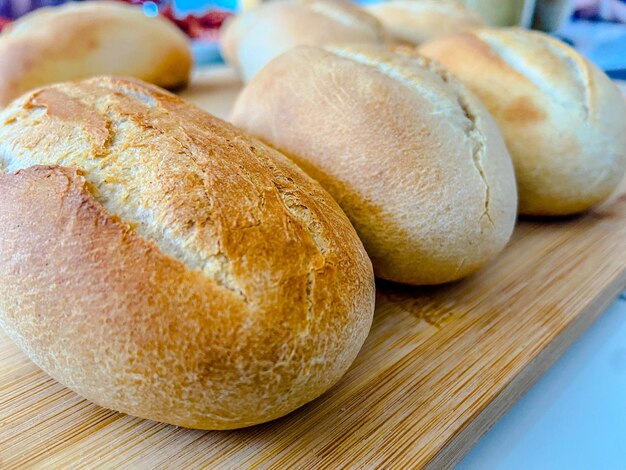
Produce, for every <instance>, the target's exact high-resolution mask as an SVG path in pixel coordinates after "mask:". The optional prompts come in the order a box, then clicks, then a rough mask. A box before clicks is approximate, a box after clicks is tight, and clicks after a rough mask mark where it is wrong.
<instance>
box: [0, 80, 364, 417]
mask: <svg viewBox="0 0 626 470" xmlns="http://www.w3.org/2000/svg"><path fill="white" fill-rule="evenodd" d="M62 103H65V104H66V105H67V106H68V107H69V109H79V110H80V111H79V112H78V113H77V114H78V115H80V116H82V117H81V118H80V119H77V117H76V115H70V114H68V113H67V112H66V110H64V109H63V107H62V106H60V104H62ZM89 113H90V114H89ZM0 119H1V120H2V126H1V127H0V136H1V137H0V138H1V139H2V141H3V145H2V149H1V150H2V152H1V153H0V162H2V163H3V164H2V165H0V168H2V167H4V170H5V171H6V172H7V173H6V174H4V175H2V176H0V194H2V195H3V197H2V198H1V201H0V226H2V227H3V229H4V230H3V234H2V236H0V252H1V253H2V254H1V255H0V278H1V279H3V281H2V282H1V283H0V321H1V322H2V324H3V326H4V327H5V329H6V330H7V331H8V333H9V334H10V335H11V336H12V337H13V338H14V340H15V341H16V342H17V343H18V344H19V345H20V346H21V347H22V348H23V349H24V350H25V351H26V352H27V353H28V354H29V355H30V357H31V358H32V359H33V360H34V361H35V362H36V363H37V364H38V365H39V366H41V367H42V368H43V369H44V370H46V371H47V372H48V373H50V374H51V375H52V376H53V377H55V378H56V379H58V380H59V381H61V382H62V383H64V384H66V385H67V386H69V387H70V388H72V389H74V390H76V391H77V392H78V393H80V394H81V395H83V396H85V397H87V398H89V399H90V400H93V401H94V402H96V403H99V404H101V405H103V406H106V407H108V408H112V409H116V410H119V411H123V412H126V413H130V414H133V415H137V416H141V417H146V418H150V419H156V420H160V421H164V422H168V423H173V424H178V425H182V426H187V427H194V428H203V429H228V428H236V427H241V426H247V425H252V424H256V423H259V422H263V421H267V420H270V419H273V418H276V417H278V416H281V415H284V414H286V413H288V412H289V411H291V410H293V409H295V408H296V407H298V406H300V405H302V404H303V403H306V402H307V401H309V400H311V399H313V398H315V397H316V396H318V395H319V394H321V393H322V392H324V391H325V390H326V389H327V388H329V387H330V386H331V385H332V384H334V383H335V382H336V381H337V380H338V379H339V378H340V377H341V375H342V374H343V373H344V372H345V371H346V369H347V368H348V366H349V365H350V363H351V362H352V360H353V359H354V357H355V356H356V353H357V352H358V350H359V348H360V346H361V345H362V343H363V341H364V340H365V337H366V335H367V332H368V330H369V326H370V323H371V318H372V314H373V307H374V285H373V274H372V269H371V264H370V262H369V260H368V259H367V255H366V254H365V251H364V249H363V247H362V245H361V242H360V241H359V239H358V237H357V236H356V233H355V232H354V229H353V228H352V227H351V226H350V224H349V222H348V220H347V219H346V217H345V215H344V214H343V213H342V212H341V210H340V209H339V207H338V206H337V205H336V203H335V202H334V201H333V200H332V199H331V198H330V196H329V195H328V194H327V193H326V192H324V191H323V190H322V189H321V187H320V186H319V185H318V184H317V183H315V182H314V181H313V180H311V179H310V178H308V177H307V176H306V175H304V174H303V173H302V172H301V171H300V170H299V169H298V168H297V167H296V166H295V165H293V164H292V163H291V162H290V161H289V160H287V159H286V158H285V157H283V156H282V155H280V154H278V153H277V152H275V151H273V150H271V149H270V148H268V147H266V146H265V145H263V144H262V143H260V142H258V141H256V140H254V139H252V138H250V137H248V136H246V135H245V134H243V133H241V132H239V131H238V130H236V129H235V128H234V127H232V126H230V125H228V124H226V123H224V122H222V121H220V120H218V119H217V118H213V117H211V116H210V115H207V114H205V113H204V112H202V111H201V110H199V109H197V108H195V107H193V106H192V105H189V104H187V103H185V102H184V101H182V100H180V99H178V98H176V97H175V96H173V95H171V94H169V93H166V92H164V91H161V90H159V89H157V88H156V87H151V86H149V85H146V84H142V83H140V82H138V81H126V80H122V79H111V78H99V79H94V80H88V81H84V82H79V83H74V84H60V85H55V86H52V87H49V88H45V89H42V90H37V91H35V92H33V93H31V94H29V95H27V96H25V97H23V98H22V99H21V100H20V101H19V102H16V103H14V104H13V105H12V106H10V107H9V108H7V109H6V110H5V111H4V112H3V113H2V114H1V115H0ZM103 135H106V138H105V139H104V143H103V139H102V136H103ZM42 164H43V165H50V166H33V167H31V165H42Z"/></svg>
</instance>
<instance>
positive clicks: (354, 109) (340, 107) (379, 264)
mask: <svg viewBox="0 0 626 470" xmlns="http://www.w3.org/2000/svg"><path fill="white" fill-rule="evenodd" d="M232 120H233V122H234V123H235V124H236V125H238V126H240V127H242V128H244V129H246V130H248V131H249V132H250V133H252V134H254V135H256V136H258V137H259V138H261V139H262V140H264V141H266V142H268V143H270V144H271V145H273V146H275V147H276V148H278V149H280V150H282V151H283V152H285V153H286V154H287V155H289V156H290V157H291V158H292V159H293V160H294V161H295V162H296V163H298V164H299V165H300V166H301V167H302V168H303V169H304V170H305V171H306V172H307V173H309V175H311V176H313V177H314V178H315V179H317V180H318V181H319V182H320V183H321V184H322V186H324V187H325V188H326V189H327V190H328V191H329V192H330V194H331V195H332V196H333V197H334V198H335V199H336V200H337V202H339V205H340V206H341V207H342V208H343V209H344V211H345V212H346V214H347V215H348V217H349V218H350V219H351V221H352V223H353V225H354V226H355V228H356V229H357V232H358V234H359V236H360V237H361V240H363V243H364V245H365V248H366V250H367V252H368V254H369V255H370V258H371V259H372V262H373V264H374V271H375V273H376V275H377V276H379V277H381V278H383V279H388V280H391V281H396V282H402V283H408V284H437V283H442V282H448V281H453V280H456V279H460V278H462V277H463V276H467V275H468V274H471V273H473V272H475V271H476V270H477V269H479V268H481V267H482V266H484V265H485V264H486V263H487V262H488V261H490V260H491V259H492V258H493V257H494V256H495V255H496V254H497V253H499V252H500V251H501V250H502V248H503V247H504V246H505V245H506V243H507V241H508V239H509V237H510V235H511V232H512V230H513V225H514V221H515V213H516V190H515V179H514V175H513V168H512V164H511V160H510V157H509V155H508V153H507V151H506V148H505V146H504V142H503V141H502V137H501V136H500V133H499V131H498V128H497V126H496V124H495V123H494V122H493V120H492V118H491V117H490V116H489V113H488V112H487V111H486V110H485V109H484V107H483V105H482V104H481V103H480V102H479V100H478V99H477V98H476V97H475V96H474V95H473V94H472V93H471V92H469V91H468V90H467V89H466V88H465V87H463V86H462V85H461V84H460V83H458V82H457V81H455V80H454V79H453V78H452V77H450V76H449V75H448V74H447V73H445V72H443V71H442V70H440V69H438V68H437V67H434V66H432V64H430V63H429V62H428V61H426V60H425V59H422V58H418V57H413V58H411V57H403V56H400V55H397V54H393V53H391V52H388V51H384V50H382V48H381V49H377V48H367V47H352V48H345V47H344V48H336V47H329V48H326V49H322V48H316V47H299V48H295V49H292V50H291V51H289V52H287V53H285V54H283V55H282V56H280V57H278V58H277V59H275V60H274V61H272V62H271V63H270V64H268V65H267V66H266V67H265V69H263V70H262V71H261V72H260V73H259V74H258V75H257V76H256V77H255V78H254V79H253V80H252V81H251V82H250V83H249V84H248V85H247V86H246V87H245V88H244V90H243V91H242V93H241V95H240V96H239V99H238V100H237V102H236V104H235V108H234V111H233V115H232Z"/></svg>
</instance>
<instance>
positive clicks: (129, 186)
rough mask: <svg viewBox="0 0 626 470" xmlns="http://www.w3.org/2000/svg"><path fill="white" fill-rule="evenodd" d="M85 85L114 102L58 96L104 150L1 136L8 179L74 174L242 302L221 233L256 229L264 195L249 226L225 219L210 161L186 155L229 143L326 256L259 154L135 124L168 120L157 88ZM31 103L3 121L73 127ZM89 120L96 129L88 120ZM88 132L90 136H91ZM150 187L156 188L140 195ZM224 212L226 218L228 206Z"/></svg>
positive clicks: (285, 184) (34, 97) (239, 144)
mask: <svg viewBox="0 0 626 470" xmlns="http://www.w3.org/2000/svg"><path fill="white" fill-rule="evenodd" d="M89 88H90V90H89V91H91V92H92V93H93V95H95V96H98V93H100V94H102V92H103V91H104V90H106V94H107V95H108V96H110V94H111V93H112V94H113V95H114V97H115V98H113V99H112V98H110V97H106V96H105V97H99V98H97V99H96V100H95V103H87V102H86V100H85V99H84V98H83V97H82V96H78V95H76V96H73V95H71V93H70V94H69V95H67V96H66V97H65V98H64V99H65V100H66V101H69V102H70V103H71V104H72V106H74V107H75V108H76V110H78V111H77V112H80V113H82V114H83V115H84V116H87V115H89V116H92V115H93V116H97V117H98V118H97V119H98V120H99V121H98V122H100V123H101V125H102V126H103V127H102V129H90V128H85V127H84V126H81V125H78V126H77V129H76V133H77V134H80V133H81V132H85V129H86V134H87V136H88V137H93V139H92V140H94V141H95V140H97V142H102V144H99V143H98V145H95V144H94V145H91V146H90V147H89V149H90V150H88V151H87V156H85V148H83V147H80V148H74V147H72V145H71V144H68V146H67V147H68V149H69V150H66V151H64V152H59V151H51V149H52V148H53V147H55V145H56V143H55V142H51V141H50V140H49V136H48V137H45V136H41V135H39V136H37V137H35V139H36V142H30V141H28V140H27V142H26V143H24V141H23V140H22V139H21V138H18V139H14V142H13V143H11V141H10V140H7V139H5V140H3V141H2V144H0V168H4V169H5V170H6V171H7V172H14V171H17V170H19V169H23V168H26V167H29V166H32V165H36V164H47V165H59V166H66V167H77V168H80V169H81V170H82V171H83V172H84V174H85V177H86V179H87V181H88V182H89V183H90V185H91V187H92V188H93V189H94V190H95V191H94V197H95V198H96V200H97V201H98V202H99V203H100V204H102V206H103V207H104V208H105V210H107V211H108V212H109V213H111V214H115V215H117V216H118V217H120V219H122V220H123V221H125V223H127V224H128V225H129V226H131V227H133V229H134V230H135V231H136V232H137V233H138V234H140V235H141V236H142V237H144V238H145V239H147V240H150V241H153V242H154V243H156V244H157V246H158V247H159V248H160V249H161V250H162V251H163V252H164V253H166V254H168V255H169V256H171V257H173V258H175V259H177V260H179V261H182V262H183V263H184V264H185V265H186V266H187V267H188V268H189V269H192V270H199V271H201V272H202V273H203V274H205V275H206V276H208V277H209V278H211V279H212V280H214V281H215V282H216V283H218V284H219V285H220V286H222V287H225V288H227V289H229V290H230V291H232V292H234V293H236V294H237V295H239V296H240V297H242V298H243V299H244V300H245V301H246V302H248V300H249V299H248V294H247V293H246V288H245V287H244V286H243V285H242V284H241V283H240V282H239V281H238V276H237V275H236V274H235V269H234V267H233V264H232V260H231V259H230V256H229V255H228V253H227V252H228V248H227V247H224V246H223V242H224V239H223V236H222V235H221V233H222V230H225V229H226V226H228V230H229V231H231V233H232V232H233V231H237V230H245V229H259V228H260V227H259V226H260V225H261V224H262V223H263V220H262V219H263V213H264V210H265V204H266V201H265V198H266V196H265V193H264V191H259V190H254V191H255V193H254V197H257V198H258V200H259V202H258V203H257V204H256V209H255V211H254V212H255V213H256V215H255V214H254V213H251V214H249V219H250V220H247V219H244V220H243V221H241V222H240V221H235V222H233V221H231V220H228V219H225V218H224V217H223V215H222V213H221V211H220V204H222V201H220V200H219V198H217V197H216V195H215V194H214V193H215V186H216V184H217V185H219V184H220V183H219V182H218V181H217V178H216V176H215V175H214V174H212V171H211V168H212V166H211V164H210V163H209V164H208V165H207V164H206V162H199V161H197V160H196V158H195V157H194V150H195V149H196V148H198V147H202V146H204V144H205V141H206V140H210V141H211V142H214V143H215V144H218V143H219V145H217V146H219V147H221V148H228V147H229V146H232V147H233V151H234V152H239V151H240V150H242V149H243V150H244V151H245V152H246V156H245V159H247V160H249V161H250V163H252V161H253V160H256V162H254V163H253V164H254V165H255V166H256V167H257V168H263V167H265V168H268V169H270V171H271V173H272V176H271V177H270V178H269V179H270V181H268V183H270V184H271V185H272V186H271V187H272V188H273V190H275V191H276V192H277V193H278V196H279V197H280V200H281V201H282V204H284V207H285V210H286V211H287V214H288V217H292V218H294V219H295V220H297V221H299V222H300V223H301V224H302V225H303V226H304V227H305V228H306V230H307V231H308V233H309V235H310V236H311V239H312V240H313V242H314V243H315V245H316V246H317V249H318V250H319V252H320V253H324V250H327V245H326V243H325V240H324V237H323V236H321V234H320V233H319V230H318V229H319V225H320V224H319V222H316V221H315V220H314V218H312V215H311V212H310V211H309V209H308V208H307V206H306V204H304V203H303V202H302V201H301V200H300V199H298V198H297V196H294V193H293V192H291V191H290V189H289V188H290V187H291V186H294V187H295V184H294V183H293V181H291V182H290V181H289V178H288V177H286V176H285V175H284V174H282V173H281V172H280V171H279V170H278V169H277V167H276V166H275V165H273V164H272V161H271V159H270V158H269V157H267V156H265V155H263V152H262V151H260V150H258V149H255V148H252V149H250V148H248V144H247V143H246V142H243V141H238V139H237V138H236V137H233V136H227V135H224V136H219V135H218V136H216V135H208V134H207V133H206V132H202V131H200V132H197V133H196V134H193V135H188V134H185V133H184V132H182V131H181V130H180V129H178V128H176V127H169V128H168V127H167V126H165V127H159V124H162V122H163V121H158V119H157V118H155V123H151V122H149V121H145V122H143V121H141V119H140V118H139V117H138V116H141V113H142V112H144V111H143V110H145V109H146V108H150V111H151V113H152V114H153V115H156V116H157V117H159V119H160V116H161V115H162V114H166V113H168V110H167V109H166V108H165V107H164V106H163V103H162V102H161V101H162V100H163V99H166V100H167V99H170V97H169V95H168V94H165V93H164V92H162V91H160V90H158V89H156V88H154V90H153V91H154V93H155V96H149V93H148V92H147V91H146V90H145V89H144V88H143V87H136V89H135V88H133V87H130V88H128V89H125V88H120V87H119V86H116V85H115V84H112V83H108V82H104V83H100V82H92V83H91V84H90V85H89ZM47 90H49V89H47ZM53 90H55V93H56V94H63V93H64V92H63V91H56V88H53ZM57 98H59V97H58V96H56V97H55V100H56V99H57ZM90 100H91V98H90ZM33 101H35V102H34V103H33V105H32V106H30V109H22V110H18V111H17V112H15V113H13V112H12V113H11V115H10V117H7V116H5V117H4V120H5V123H6V125H7V126H9V127H10V126H11V125H14V124H16V123H17V122H18V121H19V120H20V119H29V118H32V117H33V115H36V116H37V119H40V120H41V119H47V118H51V117H52V118H58V119H59V120H60V121H61V125H64V124H67V123H68V122H69V123H71V122H72V121H71V120H72V119H73V118H72V117H71V116H65V115H61V116H52V115H54V114H55V113H61V111H59V110H58V109H57V108H58V105H57V104H56V103H52V102H50V103H47V102H46V101H45V99H43V98H41V96H40V92H34V93H33V94H31V95H30V97H27V98H25V101H24V103H25V107H28V106H29V105H28V103H31V102H33ZM120 114H121V115H122V117H120ZM92 120H93V121H94V122H96V118H93V119H92ZM138 130H140V131H141V133H142V137H141V138H142V139H143V141H145V142H148V141H153V142H154V145H153V147H155V150H153V151H154V152H156V147H158V146H161V145H162V146H163V147H165V148H170V149H172V151H175V152H177V154H178V155H177V160H178V161H182V164H178V166H175V163H174V161H173V160H170V161H169V162H168V161H163V160H158V159H155V158H152V157H150V156H148V155H146V153H147V152H149V151H150V150H148V149H146V147H145V145H149V144H143V143H142V144H140V143H137V144H133V142H137V139H136V137H135V134H136V132H137V131H138ZM104 133H106V136H105V138H101V137H100V135H101V134H102V135H104ZM96 134H97V137H98V138H97V139H96V138H95V137H94V136H96ZM68 137H69V138H68V139H67V140H68V142H69V141H71V140H73V139H72V136H68ZM74 137H77V136H74ZM26 139H28V138H26ZM47 139H48V140H47ZM77 140H78V139H77ZM129 142H130V143H129ZM229 165H232V167H233V170H232V172H233V173H237V174H238V177H240V178H244V180H245V181H244V182H249V184H250V185H252V184H253V181H255V179H256V178H257V177H258V176H255V175H256V173H255V171H256V170H250V169H249V166H247V168H248V169H246V168H244V167H243V166H242V165H241V163H237V162H234V161H233V162H229ZM151 167H152V168H151ZM161 167H162V168H161ZM166 167H167V168H166ZM164 171H169V172H171V173H172V175H173V177H172V178H169V179H167V180H166V181H165V183H163V179H162V178H160V177H159V174H162V173H163V172H164ZM140 173H141V174H140ZM146 173H148V176H147V178H146ZM176 175H178V176H176ZM226 178H229V177H226ZM150 185H154V186H158V188H157V187H155V188H154V189H146V187H149V186H150ZM230 186H233V187H234V186H236V183H234V182H233V183H232V184H231V185H230ZM181 190H182V191H183V192H184V193H186V197H187V198H188V199H189V204H187V205H185V206H183V205H182V204H181V203H179V202H178V201H177V197H178V196H177V195H178V193H179V191H181ZM194 206H197V207H196V208H195V209H196V210H193V209H194ZM189 207H191V208H192V209H189ZM181 211H186V212H185V214H186V215H185V217H187V220H184V221H180V220H178V219H177V218H176V217H177V215H176V213H179V212H181ZM224 212H229V211H228V209H226V210H225V211H224ZM261 229H263V228H262V227H261ZM203 241H204V242H207V243H203ZM206 245H209V247H208V248H207V246H206ZM322 264H323V263H322Z"/></svg>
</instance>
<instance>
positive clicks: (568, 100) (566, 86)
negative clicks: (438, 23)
mask: <svg viewBox="0 0 626 470" xmlns="http://www.w3.org/2000/svg"><path fill="white" fill-rule="evenodd" d="M420 52H421V53H423V54H425V55H427V56H429V57H431V58H433V59H435V60H437V61H439V62H441V63H442V64H443V65H444V66H445V67H446V68H448V69H449V70H450V71H451V72H452V73H454V74H455V75H456V76H458V77H459V78H460V79H461V80H462V81H463V82H464V83H465V84H466V85H467V86H468V87H469V88H471V89H472V90H473V91H474V92H475V93H476V94H477V95H478V96H479V97H480V98H481V100H482V101H483V102H484V103H485V105H486V106H487V108H488V109H489V111H490V112H491V114H492V115H493V116H494V118H495V119H496V121H497V122H498V124H499V125H500V128H501V129H502V133H503V135H504V137H505V140H506V143H507V146H508V148H509V151H510V152H511V156H512V157H513V161H514V163H515V169H516V176H517V182H518V187H519V192H520V212H521V213H523V214H529V215H567V214H573V213H576V212H580V211H584V210H586V209H589V208H590V207H591V206H593V205H594V204H597V203H598V202H600V201H602V200H604V199H605V198H606V197H607V196H608V195H609V194H610V193H611V192H612V191H613V189H615V187H616V186H617V184H618V183H619V181H620V180H621V178H622V176H623V174H624V171H625V169H626V106H625V105H624V101H623V99H621V96H620V93H619V90H618V89H617V87H616V86H615V85H614V84H613V83H611V81H610V80H609V79H608V77H606V75H605V74H604V73H603V72H602V71H600V70H599V69H597V68H596V67H595V66H594V65H593V64H591V63H590V62H588V61H587V60H586V59H584V58H583V57H582V56H581V55H580V54H578V53H577V52H576V51H574V50H573V49H572V48H570V47H569V46H567V45H565V44H563V43H562V42H561V41H558V40H556V39H553V38H550V37H549V36H547V35H545V34H542V33H538V32H529V31H524V30H520V29H515V28H510V29H500V30H496V29H477V30H473V31H468V32H465V33H461V34H457V35H452V36H448V37H445V38H440V39H437V40H434V41H432V42H430V43H427V44H425V45H423V46H422V47H421V48H420Z"/></svg>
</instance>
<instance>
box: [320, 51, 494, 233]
mask: <svg viewBox="0 0 626 470" xmlns="http://www.w3.org/2000/svg"><path fill="white" fill-rule="evenodd" d="M326 50H328V51H329V52H331V53H333V54H335V55H337V56H339V57H342V58H345V59H349V60H352V61H354V62H357V63H359V64H362V65H366V66H369V67H372V68H375V69H376V70H378V71H379V72H380V73H382V74H384V75H386V76H388V77H389V78H392V79H394V80H396V81H398V82H400V83H402V84H403V85H405V86H407V87H408V88H410V89H412V90H415V89H416V88H417V86H416V85H417V83H418V81H417V80H418V78H417V76H416V75H415V74H412V73H411V71H410V69H409V67H410V65H409V64H402V63H401V62H400V61H399V60H397V61H393V60H392V59H390V60H388V61H384V60H382V59H381V58H380V57H370V56H368V55H367V54H365V53H361V52H359V51H358V50H351V49H348V48H339V47H327V48H326ZM395 52H396V54H397V55H398V57H399V58H400V60H406V61H411V62H414V63H416V64H417V65H419V66H421V67H423V68H425V69H427V70H428V71H429V72H431V73H433V74H435V75H436V76H438V77H439V78H440V79H441V80H442V81H443V82H444V83H446V84H447V85H448V86H449V88H450V89H451V90H452V91H453V94H454V97H455V98H456V102H455V103H454V104H455V105H456V106H457V107H458V109H459V111H460V112H461V113H462V114H463V115H464V116H465V118H466V122H465V128H464V131H465V134H466V135H467V136H468V137H469V139H470V141H471V142H472V144H473V146H472V163H473V164H474V167H475V168H476V171H477V172H478V175H479V176H480V179H481V180H482V182H483V184H484V186H485V210H484V212H483V214H482V215H481V219H482V218H483V217H486V218H487V220H488V221H489V223H490V224H491V225H492V226H493V225H494V222H493V219H492V218H491V215H490V213H489V205H490V199H491V189H490V187H489V183H488V181H487V177H486V174H485V171H484V168H483V165H482V159H483V157H484V155H485V136H484V135H483V133H482V132H481V131H480V129H479V116H478V113H476V112H475V111H474V109H473V106H472V105H471V103H470V102H469V100H468V99H467V96H466V94H467V92H466V91H465V89H464V87H463V85H461V83H460V82H459V81H458V80H456V79H455V78H454V77H452V76H451V75H450V74H449V73H448V72H447V71H446V70H445V69H444V68H443V67H441V66H439V65H438V64H437V63H436V62H434V61H432V60H429V59H428V58H426V57H423V56H420V55H419V54H417V53H414V52H413V51H412V49H411V48H406V47H399V48H397V49H396V50H395ZM419 93H420V94H421V95H422V96H424V97H425V98H426V99H428V100H429V101H431V103H433V105H434V106H441V99H442V98H441V96H440V95H439V94H437V96H435V92H430V91H427V90H426V89H424V88H423V87H422V88H420V89H419ZM479 222H480V221H479Z"/></svg>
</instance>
